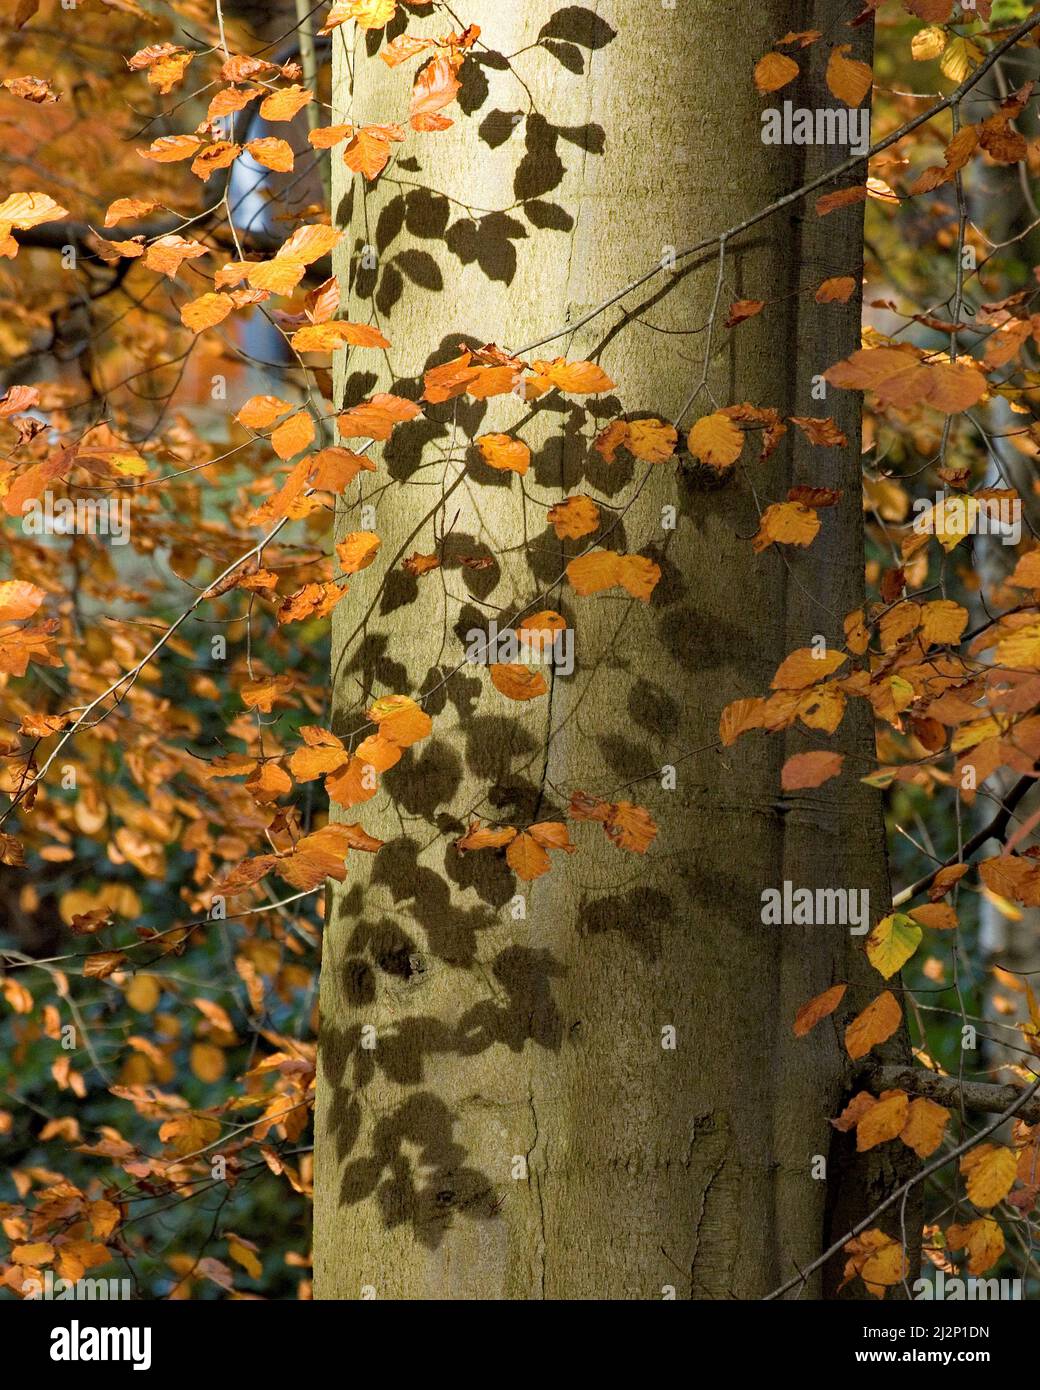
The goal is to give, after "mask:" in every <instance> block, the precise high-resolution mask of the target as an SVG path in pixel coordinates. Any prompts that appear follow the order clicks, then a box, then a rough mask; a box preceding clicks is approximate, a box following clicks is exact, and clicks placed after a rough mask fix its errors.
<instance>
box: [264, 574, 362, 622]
mask: <svg viewBox="0 0 1040 1390" xmlns="http://www.w3.org/2000/svg"><path fill="white" fill-rule="evenodd" d="M346 596H347V586H346V585H345V584H342V585H340V584H335V583H333V582H332V581H331V580H330V581H329V582H327V583H324V584H304V586H303V587H302V588H301V589H297V590H296V592H295V593H293V594H290V595H289V596H288V598H285V599H283V600H282V602H281V604H280V605H279V608H278V612H277V614H276V618H277V621H278V622H279V623H298V622H302V621H303V620H304V619H305V618H327V617H328V615H329V614H330V613H331V612H332V610H333V609H334V608H335V607H336V605H337V604H338V603H339V602H340V601H341V600H342V599H344V598H346Z"/></svg>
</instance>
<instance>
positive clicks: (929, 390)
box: [823, 347, 986, 415]
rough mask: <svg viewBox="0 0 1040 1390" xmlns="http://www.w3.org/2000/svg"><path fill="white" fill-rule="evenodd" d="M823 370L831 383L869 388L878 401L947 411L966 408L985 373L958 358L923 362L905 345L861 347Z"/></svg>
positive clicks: (979, 390) (975, 396) (982, 386)
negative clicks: (953, 360)
mask: <svg viewBox="0 0 1040 1390" xmlns="http://www.w3.org/2000/svg"><path fill="white" fill-rule="evenodd" d="M823 375H824V377H825V378H826V380H827V381H829V382H830V383H831V385H832V386H841V387H844V388H846V389H847V390H851V391H872V392H873V393H874V394H875V395H876V396H877V399H878V403H879V404H880V405H892V406H895V407H897V408H909V407H911V406H916V405H930V406H932V407H933V408H934V409H936V410H940V411H942V412H943V413H944V414H946V415H953V414H956V413H957V412H958V411H961V410H968V409H970V408H971V406H973V405H975V404H977V402H978V401H979V400H980V399H981V398H982V396H983V395H984V394H985V392H986V378H985V377H984V376H983V374H982V373H981V372H980V371H979V370H978V369H977V368H976V367H975V366H973V365H971V364H970V363H968V362H966V361H964V360H963V359H962V360H960V361H958V362H924V361H922V360H921V358H920V357H919V356H918V354H917V353H916V352H915V351H914V350H913V349H912V348H907V347H899V348H896V347H876V348H860V349H858V350H857V351H856V352H854V353H852V355H851V356H850V357H847V358H845V359H844V360H843V361H841V362H837V363H835V365H834V366H833V367H828V368H827V370H826V371H825V372H824V374H823Z"/></svg>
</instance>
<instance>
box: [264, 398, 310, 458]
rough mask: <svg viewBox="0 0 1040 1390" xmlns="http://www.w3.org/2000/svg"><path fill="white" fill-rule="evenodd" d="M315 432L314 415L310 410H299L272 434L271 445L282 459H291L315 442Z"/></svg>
mask: <svg viewBox="0 0 1040 1390" xmlns="http://www.w3.org/2000/svg"><path fill="white" fill-rule="evenodd" d="M314 434H315V427H314V417H313V416H312V415H311V414H310V412H309V411H306V410H298V411H297V412H296V414H295V415H290V416H289V418H288V420H283V421H282V423H281V424H280V425H279V426H278V428H277V429H276V430H275V431H274V433H273V434H272V435H271V447H272V448H273V449H274V451H275V453H276V454H277V455H278V457H279V458H280V459H290V458H292V457H293V456H294V455H295V454H300V453H302V452H303V450H304V449H306V448H307V446H308V445H309V444H311V443H312V442H313V440H314Z"/></svg>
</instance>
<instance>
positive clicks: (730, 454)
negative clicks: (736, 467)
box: [686, 411, 744, 469]
mask: <svg viewBox="0 0 1040 1390" xmlns="http://www.w3.org/2000/svg"><path fill="white" fill-rule="evenodd" d="M686 444H687V448H688V449H689V451H690V453H691V454H693V456H694V458H697V459H700V461H701V462H702V463H706V464H708V465H709V466H710V467H712V468H720V469H721V468H729V467H731V466H732V465H733V464H734V463H736V461H737V459H738V458H739V457H740V451H741V449H743V447H744V431H743V430H742V429H739V428H738V427H737V426H736V425H735V424H734V423H733V421H732V420H731V419H730V418H729V417H728V416H727V415H723V414H722V413H721V412H720V411H715V412H714V413H713V414H711V415H702V416H701V418H700V419H699V420H698V421H697V423H696V424H695V425H694V427H693V429H691V430H690V433H689V434H688V435H687V438H686Z"/></svg>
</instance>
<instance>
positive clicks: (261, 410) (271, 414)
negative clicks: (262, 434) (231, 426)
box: [235, 396, 292, 430]
mask: <svg viewBox="0 0 1040 1390" xmlns="http://www.w3.org/2000/svg"><path fill="white" fill-rule="evenodd" d="M290 410H292V405H291V403H290V402H289V401H283V400H280V399H279V397H278V396H250V397H249V399H248V400H247V401H246V403H245V405H244V406H243V407H242V409H241V410H240V411H239V412H238V414H237V415H236V416H235V419H236V420H237V421H238V423H239V424H240V425H245V426H246V428H247V429H251V430H262V429H266V428H267V426H268V425H273V424H274V422H275V420H277V419H279V417H280V416H282V415H285V414H286V412H287V411H290Z"/></svg>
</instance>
